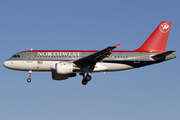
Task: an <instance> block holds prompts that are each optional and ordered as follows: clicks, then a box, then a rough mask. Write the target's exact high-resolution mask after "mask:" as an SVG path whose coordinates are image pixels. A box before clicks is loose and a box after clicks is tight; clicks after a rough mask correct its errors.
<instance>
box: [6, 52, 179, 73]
mask: <svg viewBox="0 0 180 120" xmlns="http://www.w3.org/2000/svg"><path fill="white" fill-rule="evenodd" d="M95 52H97V51H86V50H69V51H68V50H66V51H62V50H30V51H22V52H19V53H17V54H15V55H13V56H12V57H11V58H10V59H8V60H7V61H5V62H4V65H5V66H6V67H7V68H10V69H14V70H20V71H28V70H32V71H53V70H55V64H56V63H60V62H70V61H75V60H77V59H80V58H83V57H85V56H88V55H91V54H93V53H95ZM111 53H112V54H111V55H109V56H108V57H106V58H105V59H103V60H101V61H99V62H97V63H96V66H95V69H94V70H93V71H92V72H104V71H120V70H127V69H132V68H137V67H142V66H146V65H150V64H154V63H159V62H162V61H166V60H169V59H173V58H175V55H173V54H171V55H169V56H167V57H165V58H164V57H163V58H161V59H158V60H155V59H153V58H151V56H153V55H156V54H158V53H144V52H133V51H111ZM8 66H9V67H8ZM73 67H74V69H73V72H74V73H81V72H83V71H81V70H80V69H79V68H78V67H77V66H76V65H75V64H74V66H73Z"/></svg>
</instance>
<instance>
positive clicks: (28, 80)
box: [27, 70, 32, 83]
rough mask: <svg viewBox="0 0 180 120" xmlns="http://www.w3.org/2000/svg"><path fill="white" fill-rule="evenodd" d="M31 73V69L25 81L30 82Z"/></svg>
mask: <svg viewBox="0 0 180 120" xmlns="http://www.w3.org/2000/svg"><path fill="white" fill-rule="evenodd" d="M31 74H32V71H31V70H29V78H28V79H27V82H28V83H30V82H31Z"/></svg>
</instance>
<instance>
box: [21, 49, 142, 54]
mask: <svg viewBox="0 0 180 120" xmlns="http://www.w3.org/2000/svg"><path fill="white" fill-rule="evenodd" d="M22 52H98V50H28V51H22ZM111 52H112V53H113V52H114V53H116V52H141V51H111Z"/></svg>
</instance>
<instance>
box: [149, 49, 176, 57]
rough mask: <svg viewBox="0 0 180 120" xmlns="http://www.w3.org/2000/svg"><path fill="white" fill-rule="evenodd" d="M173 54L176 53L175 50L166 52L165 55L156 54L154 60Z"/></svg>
mask: <svg viewBox="0 0 180 120" xmlns="http://www.w3.org/2000/svg"><path fill="white" fill-rule="evenodd" d="M173 52H175V50H170V51H167V52H164V53H160V54H156V55H154V56H152V58H160V57H165V56H168V55H170V54H172V53H173Z"/></svg>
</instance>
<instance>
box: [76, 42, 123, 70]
mask: <svg viewBox="0 0 180 120" xmlns="http://www.w3.org/2000/svg"><path fill="white" fill-rule="evenodd" d="M119 45H120V44H117V45H115V46H109V47H107V48H105V49H103V50H100V51H98V52H96V53H93V54H91V55H88V56H86V57H83V58H80V59H78V60H75V61H73V63H75V64H76V65H77V66H78V67H80V68H84V67H87V68H92V69H94V66H95V64H96V63H97V62H99V61H101V60H102V59H104V58H105V57H107V56H109V55H110V54H111V52H110V51H112V50H113V49H115V48H118V49H119Z"/></svg>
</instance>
